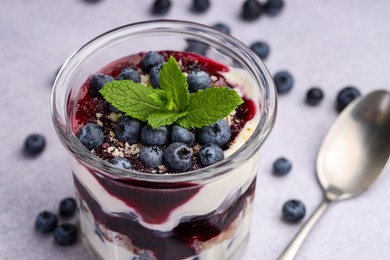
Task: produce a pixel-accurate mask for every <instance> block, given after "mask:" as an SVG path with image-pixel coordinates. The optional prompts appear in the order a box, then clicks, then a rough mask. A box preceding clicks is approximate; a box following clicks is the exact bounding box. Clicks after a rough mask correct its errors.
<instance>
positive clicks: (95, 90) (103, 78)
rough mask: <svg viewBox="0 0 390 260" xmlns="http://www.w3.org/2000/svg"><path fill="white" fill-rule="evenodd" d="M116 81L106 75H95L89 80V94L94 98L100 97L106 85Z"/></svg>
mask: <svg viewBox="0 0 390 260" xmlns="http://www.w3.org/2000/svg"><path fill="white" fill-rule="evenodd" d="M112 80H114V78H113V77H111V76H109V75H104V74H94V75H92V76H91V78H90V80H89V89H88V90H89V93H91V94H92V95H93V96H97V95H99V90H101V89H102V88H103V87H104V85H105V84H107V83H108V82H110V81H112Z"/></svg>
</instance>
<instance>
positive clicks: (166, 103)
mask: <svg viewBox="0 0 390 260" xmlns="http://www.w3.org/2000/svg"><path fill="white" fill-rule="evenodd" d="M150 97H151V98H152V99H153V100H154V101H155V102H156V103H158V104H160V105H161V106H163V107H165V108H166V109H168V110H172V109H173V108H174V106H175V104H173V101H172V97H171V96H170V95H168V93H167V92H165V91H164V90H161V89H155V90H154V92H153V93H152V94H151V95H150Z"/></svg>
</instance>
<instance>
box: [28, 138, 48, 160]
mask: <svg viewBox="0 0 390 260" xmlns="http://www.w3.org/2000/svg"><path fill="white" fill-rule="evenodd" d="M45 146H46V140H45V137H43V135H40V134H31V135H29V136H27V138H26V140H25V141H24V151H25V152H26V154H28V155H37V154H39V153H41V152H42V151H43V150H44V149H45Z"/></svg>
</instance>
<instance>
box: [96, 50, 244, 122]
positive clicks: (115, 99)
mask: <svg viewBox="0 0 390 260" xmlns="http://www.w3.org/2000/svg"><path fill="white" fill-rule="evenodd" d="M160 86H161V89H154V88H152V87H151V86H145V85H143V84H141V83H135V82H133V81H130V80H113V81H111V82H109V83H107V84H106V85H105V86H104V87H103V88H102V89H101V90H100V91H99V92H100V93H101V94H102V96H103V98H104V99H105V100H106V101H107V102H109V103H110V104H111V105H113V106H114V107H116V108H117V109H119V110H120V111H123V112H124V113H125V114H126V115H128V116H131V117H133V118H136V119H139V120H141V121H145V122H148V124H149V125H150V126H151V127H153V128H156V127H159V126H162V125H170V124H173V123H177V124H179V125H180V126H182V127H185V128H200V127H203V126H207V125H210V124H212V123H214V122H216V121H217V120H219V119H222V118H224V117H226V116H227V115H229V113H230V112H231V111H233V110H234V109H236V108H237V107H238V106H239V105H240V104H242V103H243V100H242V98H241V97H240V96H239V95H238V94H237V92H236V91H234V90H232V89H230V88H225V87H211V88H208V89H206V90H198V91H197V92H196V93H192V94H189V93H188V84H187V79H186V77H185V75H184V74H183V72H182V71H181V69H180V67H179V65H178V64H177V62H176V60H175V58H173V57H172V56H171V57H170V58H169V60H168V61H167V62H166V63H165V64H164V65H163V67H162V69H161V72H160Z"/></svg>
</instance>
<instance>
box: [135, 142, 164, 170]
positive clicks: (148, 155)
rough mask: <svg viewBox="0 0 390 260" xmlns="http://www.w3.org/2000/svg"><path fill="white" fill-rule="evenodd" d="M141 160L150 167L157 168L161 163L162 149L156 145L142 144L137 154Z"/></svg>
mask: <svg viewBox="0 0 390 260" xmlns="http://www.w3.org/2000/svg"><path fill="white" fill-rule="evenodd" d="M139 159H140V160H141V162H142V163H143V164H144V165H145V166H147V167H151V168H157V167H158V166H160V165H161V164H162V160H163V151H162V150H161V148H160V147H158V146H144V147H142V149H141V152H140V154H139Z"/></svg>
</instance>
